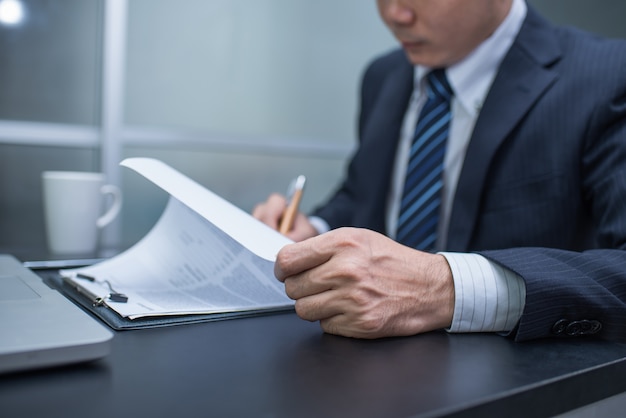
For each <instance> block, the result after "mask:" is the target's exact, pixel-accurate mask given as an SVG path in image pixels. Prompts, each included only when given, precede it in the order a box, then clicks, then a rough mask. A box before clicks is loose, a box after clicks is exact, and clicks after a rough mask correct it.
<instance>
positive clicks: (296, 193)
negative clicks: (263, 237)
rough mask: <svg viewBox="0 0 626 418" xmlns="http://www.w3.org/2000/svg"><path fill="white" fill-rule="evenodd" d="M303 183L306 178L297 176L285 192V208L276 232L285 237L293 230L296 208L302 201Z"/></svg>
mask: <svg viewBox="0 0 626 418" xmlns="http://www.w3.org/2000/svg"><path fill="white" fill-rule="evenodd" d="M304 183H306V177H304V176H303V175H300V176H298V177H297V178H296V179H295V180H294V181H293V182H292V183H291V185H290V187H289V190H288V192H287V208H286V209H285V213H283V217H282V219H281V221H280V226H279V228H278V231H279V232H280V233H281V234H283V235H285V234H286V233H287V232H289V231H290V230H291V228H293V222H294V220H295V219H296V214H297V213H298V206H299V205H300V200H301V199H302V192H303V190H304Z"/></svg>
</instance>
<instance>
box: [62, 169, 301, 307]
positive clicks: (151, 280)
mask: <svg viewBox="0 0 626 418" xmlns="http://www.w3.org/2000/svg"><path fill="white" fill-rule="evenodd" d="M121 164H122V165H123V166H126V167H128V168H131V169H133V170H135V171H136V172H138V173H139V174H141V175H143V176H144V177H146V178H147V179H148V180H151V181H152V182H153V183H155V184H156V185H157V186H159V187H161V188H162V189H164V190H165V191H166V192H168V193H169V194H170V199H169V202H168V204H167V206H166V208H165V210H164V212H163V214H162V215H161V217H160V219H159V220H158V221H157V223H156V224H155V226H154V227H153V228H152V230H151V231H150V232H149V233H148V234H147V235H146V236H145V237H144V238H143V239H142V240H141V241H139V242H138V243H137V244H135V245H134V246H133V247H132V248H130V249H128V250H126V251H125V252H123V253H122V254H120V255H117V256H115V257H113V258H111V259H109V260H106V261H103V262H101V263H98V264H95V265H93V266H89V267H85V268H80V269H72V270H62V271H61V274H62V276H64V278H65V280H66V281H70V282H71V283H72V284H73V285H74V286H75V287H76V288H77V289H79V290H80V291H82V292H83V293H85V294H87V295H88V296H89V297H91V298H92V299H93V300H94V301H97V302H98V303H102V304H105V305H107V306H108V307H109V308H111V309H114V310H115V311H116V312H117V313H118V314H120V315H122V316H123V317H127V318H129V319H135V318H140V317H146V316H162V315H182V314H203V313H206V314H210V313H224V312H240V311H252V310H254V311H257V310H258V311H264V310H280V309H291V308H292V306H293V304H294V302H293V301H292V300H291V299H289V298H288V297H287V296H286V294H285V291H284V285H283V284H282V283H281V282H279V281H278V280H277V279H276V278H275V277H274V261H275V257H276V254H277V253H278V251H279V250H280V248H282V247H283V246H284V245H285V244H288V243H290V242H292V241H291V240H289V239H288V238H286V237H285V236H283V235H281V234H279V233H278V232H276V231H274V230H273V229H271V228H269V227H267V226H266V225H264V224H262V223H261V222H259V221H257V220H256V219H254V218H253V217H252V216H250V215H249V214H248V213H246V212H244V211H242V210H241V209H239V208H237V207H236V206H234V205H232V204H230V203H229V202H227V201H226V200H224V199H222V198H221V197H219V196H217V195H215V194H214V193H212V192H211V191H209V190H207V189H206V188H204V187H203V186H201V185H200V184H198V183H196V182H194V181H193V180H191V179H189V178H188V177H186V176H184V175H183V174H181V173H179V172H178V171H176V170H174V169H172V168H171V167H169V166H167V165H165V164H164V163H162V162H160V161H158V160H153V159H148V158H131V159H127V160H124V161H123V162H122V163H121ZM121 295H123V296H121ZM120 299H121V300H125V301H116V300H120Z"/></svg>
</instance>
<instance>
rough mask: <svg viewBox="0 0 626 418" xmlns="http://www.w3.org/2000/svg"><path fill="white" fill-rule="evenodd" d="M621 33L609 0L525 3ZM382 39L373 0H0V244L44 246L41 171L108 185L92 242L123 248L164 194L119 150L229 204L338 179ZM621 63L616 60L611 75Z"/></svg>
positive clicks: (247, 206)
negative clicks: (120, 199)
mask: <svg viewBox="0 0 626 418" xmlns="http://www.w3.org/2000/svg"><path fill="white" fill-rule="evenodd" d="M529 3H530V4H532V5H533V6H535V7H536V8H537V9H539V10H540V11H541V12H543V13H544V15H546V16H547V17H548V18H550V19H551V20H553V21H555V22H558V23H562V24H567V25H575V26H578V27H580V28H583V29H586V30H589V31H593V32H596V33H599V34H602V35H607V36H612V37H620V38H626V25H624V23H623V18H624V16H626V2H624V1H623V0H596V1H593V2H592V1H589V0H529ZM394 45H395V43H394V40H393V39H392V37H391V36H390V35H389V34H388V32H387V31H386V29H385V27H384V26H383V24H382V23H381V22H380V20H379V18H378V15H377V11H376V2H375V1H374V0H369V1H363V0H339V1H338V0H316V1H311V0H237V1H233V0H177V1H172V0H0V251H8V252H13V253H18V255H19V253H20V252H24V253H26V252H28V253H31V254H32V253H33V249H39V248H41V249H43V248H45V228H44V220H43V207H42V197H41V195H42V191H41V172H42V171H44V170H79V171H102V172H104V173H105V174H106V175H107V178H108V181H109V182H110V183H113V184H117V185H119V186H121V187H122V190H123V194H124V198H125V202H124V208H123V210H122V214H121V216H120V217H119V218H118V220H117V221H116V222H115V223H114V224H112V225H110V226H109V227H107V228H106V230H105V231H104V234H103V237H102V241H103V243H102V247H103V248H104V249H108V248H124V247H127V246H129V245H132V244H134V243H135V242H136V241H137V240H138V239H140V238H141V237H142V236H143V235H144V234H145V233H146V232H147V231H148V230H149V229H150V228H151V227H152V226H153V224H154V222H155V221H156V220H157V219H158V217H159V216H160V214H161V212H162V210H163V207H164V205H165V202H166V199H167V196H166V195H165V194H164V193H163V192H162V191H160V190H159V189H157V188H156V187H155V186H153V185H152V184H150V183H149V182H148V181H147V180H145V179H143V178H141V177H140V176H138V175H137V174H135V173H134V172H130V171H129V170H127V169H123V168H120V167H119V165H118V164H119V162H120V161H121V160H122V159H124V158H126V157H134V156H142V157H154V158H158V159H160V160H162V161H164V162H166V163H168V164H170V165H171V166H173V167H174V168H176V169H178V170H179V171H181V172H183V173H184V174H186V175H188V176H190V177H191V178H193V179H194V180H196V181H198V182H199V183H201V184H203V185H205V186H206V187H208V188H209V189H211V190H212V191H214V192H216V193H218V194H219V195H221V196H222V197H224V198H225V199H227V200H229V201H231V202H232V203H234V204H235V205H237V206H239V207H240V208H242V209H244V210H246V211H251V210H252V208H253V206H254V204H256V203H258V202H259V201H262V200H263V199H264V198H265V197H266V196H267V195H268V194H269V193H271V192H275V191H277V192H285V190H286V188H287V186H288V184H289V182H290V180H291V179H292V178H293V177H295V176H296V175H298V174H305V175H306V176H307V177H308V184H307V191H306V193H305V197H304V200H303V202H302V208H303V210H305V211H307V210H310V209H311V208H312V207H314V206H315V205H316V204H318V203H320V202H321V201H323V200H324V199H325V198H326V197H327V196H328V194H329V193H330V192H332V190H333V189H334V187H335V185H336V184H337V182H338V180H339V179H340V177H341V176H342V173H343V170H344V168H345V163H346V159H347V158H348V157H349V155H350V153H351V151H352V149H353V146H354V141H355V125H356V112H357V98H358V97H357V96H358V86H359V80H360V76H361V71H362V69H363V67H364V66H365V65H366V64H367V63H368V62H369V61H370V60H371V59H372V58H373V57H375V56H377V55H379V54H381V53H384V52H386V51H388V50H389V49H391V48H393V47H394ZM622 70H623V69H622Z"/></svg>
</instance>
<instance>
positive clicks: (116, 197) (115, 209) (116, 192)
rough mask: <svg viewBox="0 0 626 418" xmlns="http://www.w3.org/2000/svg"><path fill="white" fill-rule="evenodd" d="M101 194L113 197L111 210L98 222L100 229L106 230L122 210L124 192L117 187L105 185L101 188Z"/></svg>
mask: <svg viewBox="0 0 626 418" xmlns="http://www.w3.org/2000/svg"><path fill="white" fill-rule="evenodd" d="M100 193H102V194H103V195H111V196H113V203H112V204H111V207H110V208H109V210H108V211H107V212H106V213H105V214H104V215H102V216H101V217H99V218H98V220H97V221H96V225H97V226H98V228H104V227H105V226H107V225H108V224H110V223H111V221H113V219H115V217H116V216H117V215H118V214H119V213H120V209H122V191H121V190H120V188H119V187H117V186H114V185H112V184H105V185H104V186H102V187H101V188H100Z"/></svg>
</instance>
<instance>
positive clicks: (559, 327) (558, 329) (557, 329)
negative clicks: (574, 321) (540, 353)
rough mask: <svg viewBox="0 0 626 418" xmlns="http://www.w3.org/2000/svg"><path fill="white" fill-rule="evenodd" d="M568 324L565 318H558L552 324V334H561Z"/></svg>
mask: <svg viewBox="0 0 626 418" xmlns="http://www.w3.org/2000/svg"><path fill="white" fill-rule="evenodd" d="M568 325H569V321H568V320H567V319H559V320H558V321H556V322H555V323H554V325H553V326H552V333H553V334H554V335H561V334H563V333H564V332H565V329H566V328H567V326H568Z"/></svg>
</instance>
